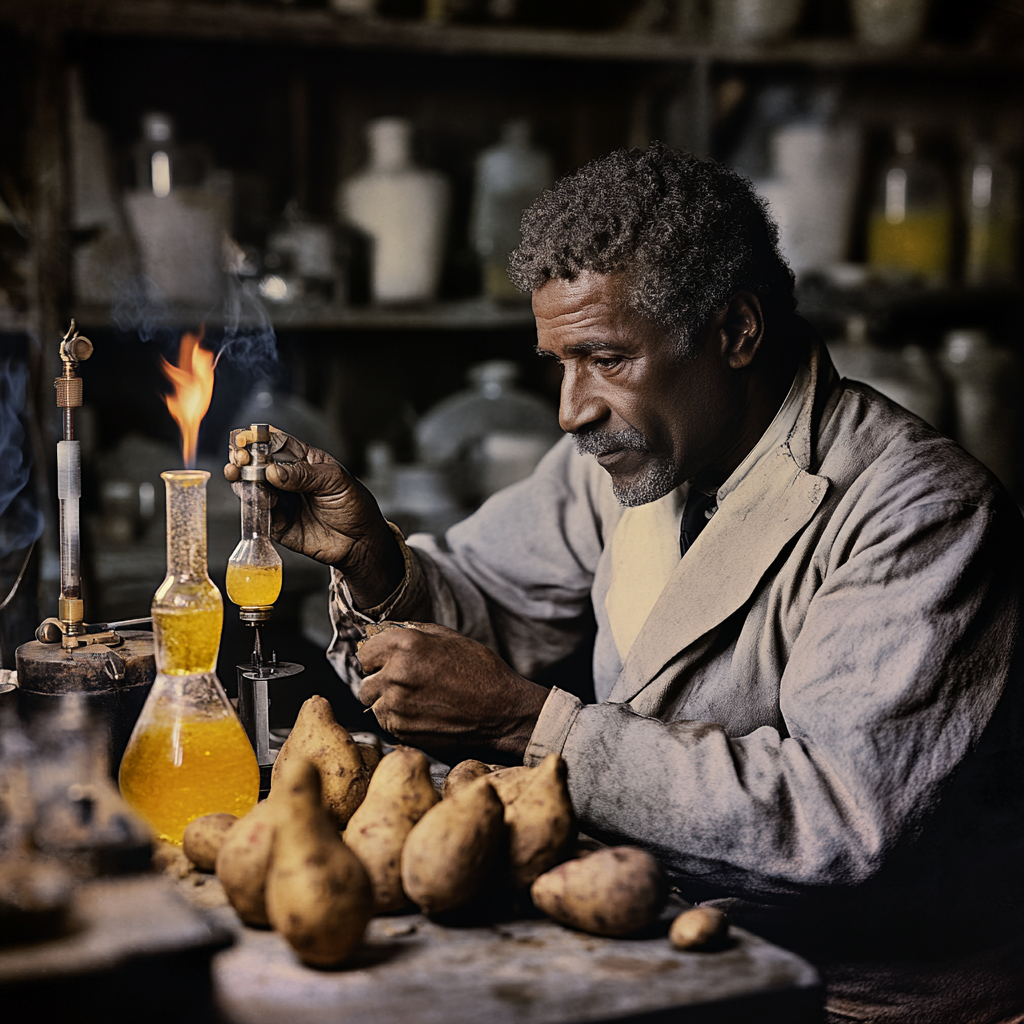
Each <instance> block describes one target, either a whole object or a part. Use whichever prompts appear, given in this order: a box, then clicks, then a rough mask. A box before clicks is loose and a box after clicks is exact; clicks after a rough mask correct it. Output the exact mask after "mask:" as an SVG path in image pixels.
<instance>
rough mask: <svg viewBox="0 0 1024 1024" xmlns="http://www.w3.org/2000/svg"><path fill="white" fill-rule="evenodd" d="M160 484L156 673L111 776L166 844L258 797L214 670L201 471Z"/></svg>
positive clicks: (214, 598) (213, 603)
mask: <svg viewBox="0 0 1024 1024" xmlns="http://www.w3.org/2000/svg"><path fill="white" fill-rule="evenodd" d="M161 475H162V476H163V479H164V481H165V483H166V485H167V578H166V579H165V580H164V581H163V583H161V584H160V587H159V588H158V589H157V592H156V594H155V595H154V597H153V609H152V612H153V633H154V640H155V648H156V667H157V677H156V680H155V681H154V683H153V689H152V690H151V691H150V694H149V696H148V697H147V698H146V704H145V706H144V707H143V709H142V714H141V715H140V716H139V720H138V722H136V724H135V728H134V729H133V730H132V735H131V739H130V740H129V741H128V748H127V750H126V751H125V754H124V757H123V758H122V760H121V769H120V772H119V775H118V782H119V784H120V787H121V795H122V796H123V797H124V798H125V800H126V801H127V802H128V804H129V805H130V806H131V808H132V809H133V810H134V811H135V812H136V813H137V814H138V815H139V816H140V817H142V818H144V819H145V820H146V822H148V824H149V825H150V827H151V828H152V829H153V830H154V832H156V834H157V835H158V836H159V837H160V838H161V839H165V840H167V841H168V842H172V843H177V844H179V845H180V844H181V841H182V837H183V835H184V832H185V826H186V825H187V824H188V823H189V822H190V821H191V820H192V819H193V818H198V817H201V816H203V815H205V814H215V813H220V812H224V813H227V814H234V815H235V816H236V817H242V816H243V815H245V814H247V813H248V812H249V811H250V810H251V809H252V808H253V807H254V806H255V805H256V800H257V797H258V795H259V784H260V776H259V767H258V765H257V764H256V755H255V754H254V753H253V749H252V747H251V745H250V744H249V740H248V738H247V737H246V735H245V731H244V730H243V729H242V724H241V722H239V720H238V716H237V715H236V714H235V711H234V709H233V708H232V707H231V704H230V703H229V702H228V698H227V696H226V694H225V693H224V690H223V688H222V687H221V685H220V682H219V681H218V679H217V676H216V674H215V671H214V670H215V666H216V662H217V651H218V648H219V647H220V632H221V625H222V621H223V610H222V602H221V597H220V592H219V591H218V590H217V588H216V587H215V586H214V585H213V582H212V581H211V580H210V577H209V575H208V573H207V563H206V482H207V480H208V479H209V477H210V474H209V473H206V472H203V471H196V470H177V471H174V472H169V473H163V474H161Z"/></svg>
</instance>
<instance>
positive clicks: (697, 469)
mask: <svg viewBox="0 0 1024 1024" xmlns="http://www.w3.org/2000/svg"><path fill="white" fill-rule="evenodd" d="M627 299H628V286H627V281H626V279H625V277H624V276H623V275H621V274H598V273H594V272H592V271H586V272H584V273H582V274H580V275H579V276H578V277H577V278H576V279H575V280H573V281H566V280H560V279H553V280H550V281H548V282H547V283H546V284H545V285H543V287H541V288H538V289H537V290H536V291H535V292H534V293H533V312H534V315H535V317H536V319H537V349H538V351H539V352H541V353H542V354H544V355H550V356H553V357H554V358H556V359H557V360H558V361H559V362H560V363H561V364H562V369H563V378H562V393H561V401H560V404H559V410H558V418H559V423H560V424H561V426H562V429H563V430H565V431H567V432H569V433H570V434H572V435H573V436H574V438H575V440H576V446H577V448H578V449H579V450H580V451H581V452H587V453H590V454H592V455H594V456H596V458H597V461H598V462H599V463H600V464H601V465H602V466H603V467H604V469H606V470H607V471H608V473H609V474H610V476H611V478H612V487H613V489H614V491H615V496H616V497H617V498H618V499H619V501H620V502H621V503H622V504H623V505H643V504H645V503H647V502H649V501H656V500H657V499H658V498H660V497H663V496H664V495H665V494H668V492H669V491H671V490H672V489H673V488H675V487H677V486H678V485H679V484H680V483H682V482H683V481H684V480H689V479H691V478H693V477H695V476H701V475H710V476H709V480H710V482H711V483H712V484H713V485H717V483H718V482H720V481H718V480H715V479H714V477H715V474H716V472H717V471H718V470H719V469H720V468H723V467H725V466H726V463H727V461H728V458H729V455H730V452H731V449H732V447H733V446H734V443H735V438H736V433H737V431H738V425H739V421H740V419H741V405H742V397H741V392H740V390H739V388H738V384H737V381H736V379H735V378H736V377H737V375H736V374H734V373H731V372H730V371H729V368H728V361H727V359H725V358H724V356H723V352H722V346H721V344H720V342H719V333H718V330H717V326H716V325H715V324H714V323H712V324H709V325H707V326H706V327H705V328H704V330H703V331H702V332H701V336H700V337H699V338H698V339H697V342H698V345H699V346H700V353H699V355H698V356H697V357H696V358H694V359H681V358H680V357H679V356H678V355H677V354H676V351H675V346H674V343H673V340H672V338H671V337H670V336H669V334H668V332H666V331H665V330H664V329H663V328H661V327H659V326H657V325H656V324H653V323H651V322H650V321H649V320H646V319H644V318H643V317H641V316H640V315H639V314H638V313H636V312H635V311H633V310H632V309H631V308H630V307H629V305H628V301H627ZM723 479H724V477H723Z"/></svg>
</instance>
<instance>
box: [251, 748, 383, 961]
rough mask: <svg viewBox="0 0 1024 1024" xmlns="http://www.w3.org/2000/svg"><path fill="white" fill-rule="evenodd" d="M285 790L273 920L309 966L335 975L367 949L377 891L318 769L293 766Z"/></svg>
mask: <svg viewBox="0 0 1024 1024" xmlns="http://www.w3.org/2000/svg"><path fill="white" fill-rule="evenodd" d="M278 787H279V791H278V796H277V799H278V801H279V806H278V811H277V814H278V828H277V832H276V834H275V836H274V849H273V856H272V858H271V862H270V870H269V871H268V872H267V884H266V906H267V916H268V917H269V918H270V923H271V924H272V925H273V926H274V930H275V931H277V932H278V933H280V934H281V935H282V936H284V938H285V940H286V941H287V942H288V944H289V945H290V946H291V947H292V949H294V950H295V953H296V955H297V956H298V957H299V959H300V960H301V961H302V962H303V963H305V964H310V965H311V966H313V967H333V966H334V965H335V964H339V963H341V962H342V961H343V960H345V959H347V958H348V957H349V956H350V955H351V954H352V952H353V950H355V948H356V947H357V946H358V945H359V943H360V942H361V941H362V938H363V934H364V933H365V931H366V926H367V924H369V921H370V918H371V917H372V916H373V887H372V885H371V883H370V878H369V876H368V875H367V873H366V870H365V869H364V867H363V865H362V864H361V863H360V861H359V858H358V857H357V856H356V855H355V854H354V853H353V852H352V851H351V850H350V849H349V848H348V847H347V846H346V845H345V844H344V843H343V842H342V841H341V838H340V837H339V836H338V832H337V829H336V825H335V822H334V818H333V817H332V815H331V813H330V811H328V810H327V808H326V807H325V806H324V805H323V804H322V803H321V794H320V774H319V772H318V770H317V767H316V765H314V764H313V763H312V762H311V761H306V760H304V759H303V758H301V757H293V758H291V759H290V760H289V761H288V763H287V764H286V765H284V767H283V768H282V770H281V773H280V775H279V776H278Z"/></svg>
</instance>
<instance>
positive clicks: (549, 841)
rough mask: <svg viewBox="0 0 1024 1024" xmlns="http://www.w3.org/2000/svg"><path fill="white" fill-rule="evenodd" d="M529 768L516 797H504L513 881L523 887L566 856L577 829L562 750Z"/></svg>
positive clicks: (520, 887)
mask: <svg viewBox="0 0 1024 1024" xmlns="http://www.w3.org/2000/svg"><path fill="white" fill-rule="evenodd" d="M528 771H529V775H527V776H525V782H523V783H522V784H521V785H520V786H519V788H518V790H517V792H516V794H515V797H514V799H512V800H507V801H503V803H504V804H505V824H506V825H507V826H508V832H509V866H510V868H511V869H512V883H513V885H515V886H516V888H519V889H527V888H529V887H530V886H531V885H532V884H533V882H534V881H535V880H536V879H537V878H538V877H539V876H540V875H542V874H544V872H545V871H548V870H550V869H551V868H552V867H554V866H555V865H556V864H558V863H559V862H560V861H563V860H565V858H566V856H567V855H568V852H569V844H570V842H571V840H572V838H573V836H574V835H575V833H576V829H575V817H574V815H573V811H572V804H571V803H570V801H569V790H568V788H567V785H566V777H567V769H566V765H565V761H563V760H562V758H561V757H559V756H558V754H548V756H547V757H545V758H544V760H543V761H541V763H540V764H539V765H537V767H536V768H530V769H528ZM518 777H519V776H517V778H518ZM517 785H518V784H517ZM499 795H500V793H499Z"/></svg>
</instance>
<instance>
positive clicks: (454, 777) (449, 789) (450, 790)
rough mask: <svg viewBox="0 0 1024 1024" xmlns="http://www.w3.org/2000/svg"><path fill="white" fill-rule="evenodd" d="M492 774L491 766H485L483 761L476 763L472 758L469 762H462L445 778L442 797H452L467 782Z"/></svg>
mask: <svg viewBox="0 0 1024 1024" xmlns="http://www.w3.org/2000/svg"><path fill="white" fill-rule="evenodd" d="M490 774H491V766H490V765H487V764H484V763H483V761H474V760H473V759H472V758H470V759H469V760H468V761H460V762H459V763H458V764H457V765H456V766H455V767H454V768H453V769H452V770H451V771H450V772H449V773H448V775H447V777H446V778H445V780H444V785H443V786H442V787H441V796H442V797H445V798H447V797H450V796H452V795H453V794H454V793H455V792H456V791H457V790H459V789H461V788H462V787H463V786H464V785H466V783H467V782H472V781H473V780H474V779H479V778H480V777H481V776H483V775H490Z"/></svg>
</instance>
